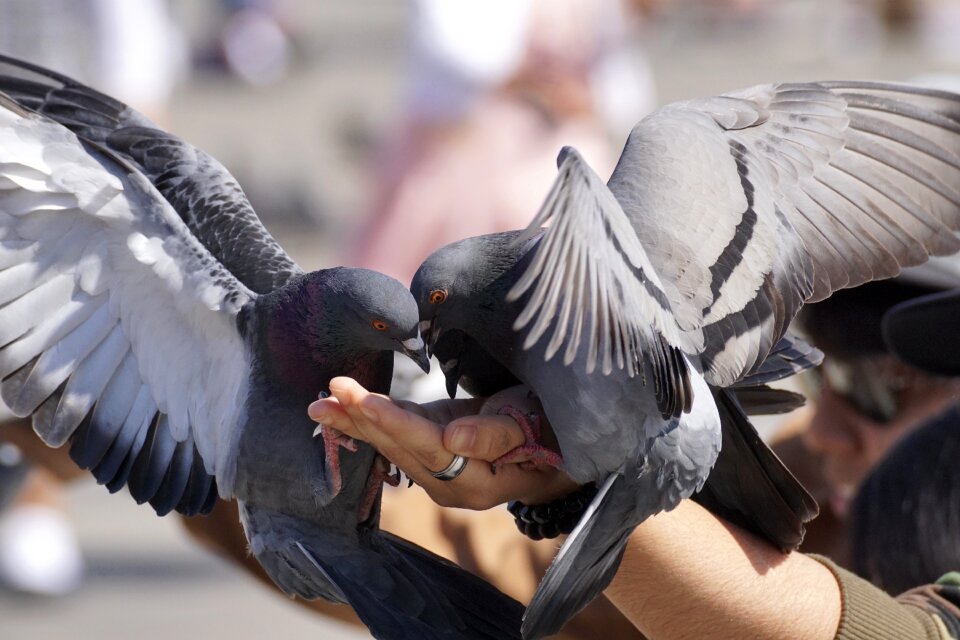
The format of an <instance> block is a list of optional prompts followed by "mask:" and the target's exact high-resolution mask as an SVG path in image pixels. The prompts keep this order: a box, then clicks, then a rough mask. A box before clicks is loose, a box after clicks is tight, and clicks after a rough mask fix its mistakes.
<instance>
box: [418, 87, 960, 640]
mask: <svg viewBox="0 0 960 640" xmlns="http://www.w3.org/2000/svg"><path fill="white" fill-rule="evenodd" d="M558 164H559V168H560V171H559V176H558V178H557V180H556V182H555V183H554V186H553V188H552V189H551V191H550V193H549V194H548V196H547V198H546V201H545V203H544V205H543V208H542V209H541V211H540V213H539V214H538V215H537V216H536V218H535V219H534V220H533V222H532V223H531V225H530V227H529V228H528V229H527V231H526V232H524V233H523V234H522V235H520V236H519V237H517V235H516V234H501V235H494V236H486V237H481V238H475V239H471V240H467V241H462V242H460V243H455V244H453V245H450V246H448V247H445V248H443V249H441V250H439V251H438V252H436V253H434V254H433V255H432V256H430V257H429V258H428V259H427V261H426V262H425V263H424V264H423V265H422V266H421V268H420V270H419V272H418V273H417V275H416V276H415V278H414V281H413V285H412V290H413V293H414V296H415V297H416V298H417V300H418V304H419V305H420V313H421V318H422V320H423V322H424V323H425V324H424V327H425V329H426V330H427V331H429V332H431V333H432V335H431V337H430V339H429V341H430V342H433V341H438V342H439V340H441V339H442V333H443V332H444V331H447V330H450V329H457V330H460V331H463V332H464V333H465V334H466V335H467V336H469V337H470V338H472V339H473V340H474V341H475V342H476V343H478V344H479V345H480V346H481V347H483V348H484V349H485V350H486V351H487V353H489V355H491V356H492V357H493V358H495V359H496V360H497V361H499V362H500V363H501V364H502V365H504V366H506V367H507V368H508V369H509V370H510V371H511V372H512V374H513V375H515V376H516V377H517V378H518V379H519V380H520V381H522V382H524V383H525V384H527V385H529V386H530V387H532V388H533V390H534V391H535V393H536V394H537V395H538V396H539V397H540V401H541V402H542V404H543V406H544V410H545V412H546V414H547V417H548V419H549V421H550V423H551V425H552V426H553V429H554V430H555V432H556V436H557V439H558V442H559V446H560V449H561V454H562V468H563V469H564V470H565V471H566V472H567V473H568V474H569V475H570V476H571V477H572V478H573V479H574V480H576V481H578V482H580V483H587V482H596V483H597V484H598V486H599V491H598V493H597V496H596V497H595V499H594V500H593V502H592V503H591V505H590V507H589V508H588V510H587V511H586V513H585V515H584V517H583V518H582V519H581V521H580V524H579V525H578V527H577V529H576V530H575V531H574V532H573V533H572V535H571V536H570V537H569V538H568V539H567V541H566V542H565V544H564V545H563V547H562V549H561V550H560V552H559V554H558V555H557V557H556V559H555V560H554V562H553V564H552V565H551V567H550V569H549V571H548V572H547V575H546V576H545V578H544V580H543V581H542V582H541V585H540V588H539V590H538V592H537V594H536V595H535V597H534V599H533V601H532V602H531V604H530V606H529V607H528V609H527V612H526V614H525V617H524V623H523V632H524V636H525V637H527V638H537V637H541V636H543V635H547V634H550V633H552V632H555V631H557V630H559V629H560V628H561V627H562V626H563V624H564V623H565V622H566V620H568V619H569V618H570V617H571V616H572V615H574V614H575V613H576V612H577V611H579V610H580V609H581V608H582V607H583V606H584V605H586V604H587V603H588V602H589V601H590V600H591V599H592V598H593V597H595V595H596V594H597V593H599V592H600V591H601V590H602V589H603V588H604V587H605V586H606V585H607V584H608V583H609V581H610V580H611V578H612V576H613V575H614V573H615V571H616V568H617V565H618V564H619V558H620V556H621V554H622V551H623V548H624V545H625V543H626V540H627V537H628V536H629V534H630V531H632V529H633V528H634V527H635V526H636V525H637V524H638V523H640V522H642V521H643V520H644V519H646V518H647V517H649V516H650V515H653V514H655V513H657V512H659V511H661V510H665V509H671V508H672V507H674V506H675V505H676V504H677V503H678V502H679V501H680V500H682V499H683V498H686V497H689V496H691V495H693V494H694V493H695V492H697V491H698V490H700V489H701V488H703V487H704V483H705V482H706V481H707V478H708V476H709V475H710V473H711V469H712V468H713V467H714V465H715V464H718V465H719V466H718V467H717V468H716V469H715V470H714V475H716V476H717V478H716V479H715V480H714V481H713V482H709V483H707V487H708V489H709V493H710V494H711V495H710V496H708V497H707V502H712V504H713V507H714V508H720V507H724V508H726V509H732V510H734V511H742V512H743V513H744V516H745V518H746V520H747V521H749V522H752V523H754V525H755V526H756V527H759V528H761V529H765V531H764V535H766V537H768V538H769V539H771V540H773V541H774V542H776V543H777V544H779V545H780V546H781V547H783V548H791V547H794V546H796V545H797V544H798V543H799V542H800V539H801V537H802V533H803V526H802V525H803V522H804V521H805V520H806V519H809V518H810V517H812V516H813V515H815V513H816V506H815V504H814V503H813V502H812V500H810V498H809V496H808V495H807V494H806V493H805V492H804V491H803V490H802V487H800V486H799V485H797V483H796V481H795V480H793V478H792V477H790V476H789V473H788V472H786V470H785V469H784V468H783V466H782V465H781V464H780V463H779V461H778V460H776V458H775V456H773V455H772V454H770V453H769V452H768V451H767V450H766V448H765V447H764V446H763V445H762V443H761V442H759V438H757V437H756V434H755V433H754V432H753V431H752V428H751V427H750V426H749V422H747V421H746V418H745V416H744V415H743V412H742V407H740V406H739V403H738V402H737V400H736V395H735V394H734V393H733V392H732V391H731V387H734V386H737V385H743V384H746V385H750V386H753V385H754V384H763V382H764V380H765V379H775V378H776V377H777V376H779V375H782V374H784V373H785V372H786V371H789V369H790V368H791V367H790V361H791V357H792V356H791V355H790V350H791V347H790V343H788V344H787V346H786V347H785V350H783V351H782V352H781V353H780V354H779V355H778V356H776V357H775V358H774V361H773V363H772V364H771V363H769V362H767V361H768V356H769V355H770V354H771V352H772V351H773V350H774V349H775V348H778V349H779V347H777V345H778V344H780V341H781V339H782V338H783V337H784V334H785V331H786V328H787V325H788V324H789V322H790V321H791V319H792V318H793V317H794V316H795V314H796V312H797V310H798V309H799V307H800V306H801V305H802V304H803V303H804V302H808V301H817V300H820V299H823V298H824V297H826V296H828V295H829V294H830V293H831V292H832V291H834V290H836V289H839V288H843V287H851V286H856V285H858V284H861V283H863V282H866V281H868V280H872V279H878V278H885V277H891V276H894V275H896V274H897V273H898V272H899V271H900V269H901V268H902V267H905V266H909V265H916V264H919V263H921V262H923V261H925V260H926V259H927V257H928V256H929V255H930V254H945V253H950V252H954V251H956V250H957V249H958V248H960V242H958V240H957V238H956V236H954V234H953V233H951V231H955V230H956V229H957V228H958V227H960V190H958V189H960V98H958V96H956V95H954V94H950V93H946V92H941V91H934V90H928V89H920V88H914V87H908V86H899V85H891V84H878V83H867V82H830V83H809V84H779V85H763V86H758V87H754V88H751V89H747V90H745V91H741V92H737V93H734V94H728V95H724V96H719V97H715V98H709V99H705V100H695V101H689V102H682V103H677V104H673V105H669V106H667V107H665V108H663V109H661V110H659V111H657V112H656V113H654V114H652V115H650V116H649V117H647V118H646V119H644V120H643V121H641V122H640V123H639V124H638V125H637V126H636V127H635V128H634V129H633V131H632V133H631V135H630V137H629V139H628V141H627V143H626V147H625V149H624V151H623V154H622V156H621V158H620V161H619V163H618V165H617V167H616V169H615V171H614V173H613V175H612V177H611V178H610V180H609V182H608V183H607V184H604V183H603V181H602V180H601V179H600V178H599V177H598V176H597V175H596V174H595V173H594V172H593V171H592V170H591V169H590V168H589V167H588V166H587V165H586V163H584V161H583V160H582V159H581V157H580V156H579V155H578V154H577V153H576V152H575V151H574V150H572V149H569V148H567V149H564V150H563V151H562V152H561V154H560V157H559V161H558ZM548 222H549V223H550V226H549V227H548V228H547V229H546V231H543V232H542V235H541V227H542V226H543V225H545V224H546V223H548ZM518 329H525V331H524V333H523V334H521V333H518V332H517V331H516V330H518ZM438 334H441V335H440V336H438ZM558 355H559V356H560V357H557V356H558ZM453 357H454V358H456V355H455V354H454V356H453ZM802 360H803V358H802V356H801V358H800V362H797V363H796V364H802ZM765 363H766V364H765ZM458 366H460V367H461V369H464V368H465V367H466V368H467V369H469V367H468V366H466V365H465V364H464V363H458ZM800 368H802V366H801V367H800ZM721 425H723V427H721ZM527 431H528V438H529V437H530V434H532V430H531V429H529V428H528V429H527ZM536 446H537V445H536V444H535V443H529V442H528V444H527V445H525V447H526V449H527V451H528V452H529V451H535V450H536ZM721 446H722V447H723V448H725V449H727V450H728V451H729V450H730V449H734V450H735V451H736V453H735V455H730V454H729V453H728V454H725V455H724V456H721V457H720V461H719V462H718V454H719V452H720V450H721ZM542 459H545V460H546V459H549V456H546V455H545V456H543V457H542ZM721 463H722V464H721ZM755 481H762V485H763V486H761V487H759V488H758V487H755V486H748V483H754V482H755Z"/></svg>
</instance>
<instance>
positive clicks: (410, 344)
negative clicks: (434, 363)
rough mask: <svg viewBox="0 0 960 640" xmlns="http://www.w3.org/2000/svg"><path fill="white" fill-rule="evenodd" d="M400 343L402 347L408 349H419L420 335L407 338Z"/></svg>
mask: <svg viewBox="0 0 960 640" xmlns="http://www.w3.org/2000/svg"><path fill="white" fill-rule="evenodd" d="M400 344H402V345H403V348H404V349H406V350H408V351H419V350H420V349H422V348H423V340H421V339H420V336H417V337H416V338H410V339H409V340H404V341H403V342H401V343H400Z"/></svg>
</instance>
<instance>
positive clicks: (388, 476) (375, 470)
mask: <svg viewBox="0 0 960 640" xmlns="http://www.w3.org/2000/svg"><path fill="white" fill-rule="evenodd" d="M391 466H392V465H391V464H390V461H389V460H387V459H386V458H384V457H383V456H381V455H380V454H377V457H375V458H374V459H373V467H372V468H371V469H370V475H369V476H367V486H366V487H364V490H363V496H362V497H361V499H360V505H359V506H358V507H357V521H358V522H366V521H367V520H368V519H369V518H370V516H371V515H372V514H373V507H374V505H375V504H376V502H377V496H379V495H380V487H381V485H383V483H384V482H386V483H387V484H389V485H390V486H391V487H395V486H397V485H398V484H400V470H399V469H398V470H397V473H396V475H394V474H392V473H390V471H391V469H390V467H391Z"/></svg>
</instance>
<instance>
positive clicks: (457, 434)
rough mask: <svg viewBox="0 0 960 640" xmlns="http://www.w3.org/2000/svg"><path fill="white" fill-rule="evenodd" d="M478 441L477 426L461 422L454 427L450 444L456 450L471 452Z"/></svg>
mask: <svg viewBox="0 0 960 640" xmlns="http://www.w3.org/2000/svg"><path fill="white" fill-rule="evenodd" d="M476 441H477V427H476V425H472V424H461V425H457V426H456V427H454V431H453V435H452V436H450V446H451V447H452V448H453V450H454V451H461V452H470V451H473V445H474V443H475V442H476Z"/></svg>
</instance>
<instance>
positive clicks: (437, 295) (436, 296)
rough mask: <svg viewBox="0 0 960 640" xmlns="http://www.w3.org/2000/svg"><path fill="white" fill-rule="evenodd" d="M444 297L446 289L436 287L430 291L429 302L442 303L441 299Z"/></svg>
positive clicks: (445, 296) (444, 298)
mask: <svg viewBox="0 0 960 640" xmlns="http://www.w3.org/2000/svg"><path fill="white" fill-rule="evenodd" d="M446 299H447V291H446V289H436V290H434V291H431V292H430V304H443V301H444V300H446Z"/></svg>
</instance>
